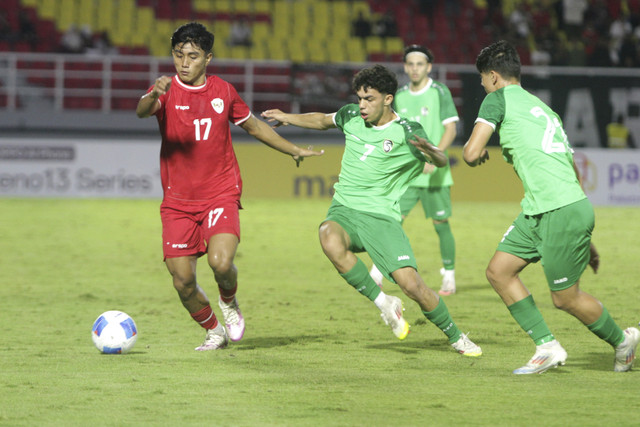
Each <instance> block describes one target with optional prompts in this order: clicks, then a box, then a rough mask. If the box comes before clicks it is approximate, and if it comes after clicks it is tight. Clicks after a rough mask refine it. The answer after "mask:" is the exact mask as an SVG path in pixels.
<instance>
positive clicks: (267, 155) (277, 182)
mask: <svg viewBox="0 0 640 427" xmlns="http://www.w3.org/2000/svg"><path fill="white" fill-rule="evenodd" d="M234 147H235V150H236V155H237V156H238V161H239V163H240V169H241V173H242V178H243V181H244V192H243V193H244V196H245V197H274V198H289V197H294V198H327V199H329V198H331V196H332V195H333V184H335V183H336V181H337V180H338V173H339V172H340V161H341V159H342V153H343V150H344V146H342V145H336V144H331V145H327V146H324V147H321V146H319V145H316V146H315V147H314V148H315V149H324V151H325V153H324V155H323V156H321V157H311V158H307V159H306V160H304V161H303V162H302V163H301V164H300V167H299V168H296V166H295V162H294V161H293V160H292V159H291V158H290V157H288V156H285V155H283V154H281V153H279V152H277V151H275V150H272V149H270V148H268V147H265V146H263V145H261V144H260V145H258V144H255V143H246V144H242V143H239V144H238V143H236V144H234ZM489 150H490V154H489V155H490V160H489V161H488V162H486V163H485V164H483V165H482V166H478V167H475V168H471V167H469V166H467V165H466V164H465V163H464V161H463V160H462V147H454V148H452V149H450V150H449V158H450V162H451V171H452V174H453V180H454V186H453V187H452V190H451V197H452V200H453V201H454V202H455V201H512V202H519V201H520V199H522V194H523V190H522V184H521V183H520V180H519V179H518V177H517V176H516V174H515V172H514V171H513V168H512V167H511V166H510V165H508V164H507V163H506V162H505V161H504V160H503V159H502V156H501V154H500V149H499V148H490V149H489Z"/></svg>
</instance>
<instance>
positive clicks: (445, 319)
mask: <svg viewBox="0 0 640 427" xmlns="http://www.w3.org/2000/svg"><path fill="white" fill-rule="evenodd" d="M422 314H424V316H425V317H426V318H427V319H429V320H430V321H431V322H432V323H433V324H434V325H436V326H437V327H438V328H440V330H441V331H442V332H444V333H445V335H446V336H447V337H448V338H449V343H451V344H453V343H454V342H456V341H458V340H459V339H460V334H461V332H460V329H458V327H457V326H456V324H455V323H454V322H453V319H452V318H451V314H449V309H448V308H447V306H446V304H445V303H444V300H443V299H442V298H440V302H439V303H438V306H437V307H436V308H435V309H434V310H433V311H423V312H422Z"/></svg>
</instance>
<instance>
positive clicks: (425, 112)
mask: <svg viewBox="0 0 640 427" xmlns="http://www.w3.org/2000/svg"><path fill="white" fill-rule="evenodd" d="M420 114H422V115H423V116H428V115H429V107H422V108H420Z"/></svg>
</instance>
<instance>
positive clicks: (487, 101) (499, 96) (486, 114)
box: [475, 90, 505, 130]
mask: <svg viewBox="0 0 640 427" xmlns="http://www.w3.org/2000/svg"><path fill="white" fill-rule="evenodd" d="M504 114H505V102H504V91H503V90H497V91H495V92H491V93H490V94H487V96H486V97H485V98H484V100H483V101H482V104H481V105H480V110H479V111H478V118H477V119H476V121H475V122H476V123H478V122H482V123H486V124H488V125H489V126H491V127H492V128H493V129H494V130H495V129H496V127H497V126H498V125H499V124H500V123H502V121H503V120H504Z"/></svg>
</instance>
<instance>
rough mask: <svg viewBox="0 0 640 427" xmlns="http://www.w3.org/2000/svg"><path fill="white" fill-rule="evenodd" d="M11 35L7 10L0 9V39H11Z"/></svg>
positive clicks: (11, 29)
mask: <svg viewBox="0 0 640 427" xmlns="http://www.w3.org/2000/svg"><path fill="white" fill-rule="evenodd" d="M13 36H14V34H13V28H11V24H9V19H8V18H7V12H6V11H5V10H0V40H4V41H11V40H12V39H13Z"/></svg>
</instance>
